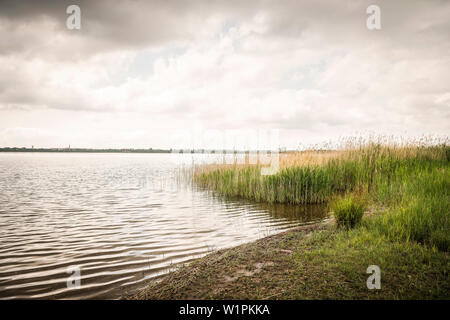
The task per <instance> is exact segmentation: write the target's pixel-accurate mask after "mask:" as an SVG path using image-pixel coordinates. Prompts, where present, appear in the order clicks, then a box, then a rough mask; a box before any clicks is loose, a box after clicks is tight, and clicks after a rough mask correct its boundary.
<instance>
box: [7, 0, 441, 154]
mask: <svg viewBox="0 0 450 320" xmlns="http://www.w3.org/2000/svg"><path fill="white" fill-rule="evenodd" d="M403 4H405V2H403ZM139 5H142V7H139ZM121 6H122V7H121V8H122V9H123V10H124V11H123V12H124V13H126V14H127V16H128V17H135V20H133V21H129V25H127V24H126V23H125V20H124V18H123V17H120V16H118V14H119V11H118V8H115V9H105V11H104V12H103V13H102V12H98V11H95V12H88V18H89V20H88V22H89V23H90V24H91V26H90V29H88V30H91V33H87V34H83V33H79V34H70V33H68V32H67V30H62V29H58V26H59V24H58V21H57V20H55V19H53V20H52V19H49V18H45V17H43V16H38V17H36V19H35V20H29V19H28V20H27V21H29V22H28V23H23V19H22V20H20V19H19V18H17V20H14V19H2V18H1V17H0V35H2V36H5V39H8V41H7V42H6V45H3V46H0V48H2V51H1V52H0V113H1V114H2V115H3V116H2V117H0V130H2V131H1V133H2V139H1V143H2V144H3V145H15V144H27V145H28V144H30V145H31V144H36V145H37V144H45V145H51V144H52V143H57V144H65V141H76V143H78V144H80V145H83V146H92V147H102V146H104V147H110V146H115V147H122V146H123V147H125V146H141V147H144V146H145V147H148V146H152V145H154V146H155V147H156V146H158V147H159V146H166V147H170V146H172V145H173V144H174V143H176V142H177V141H176V140H177V138H176V137H177V134H176V133H175V131H174V130H176V129H180V128H182V129H183V128H186V130H187V131H189V130H191V128H192V127H201V128H203V129H205V130H206V129H211V128H217V129H236V128H280V129H282V132H283V137H285V139H286V140H285V141H283V142H282V143H283V144H285V145H289V146H295V145H297V144H298V141H299V140H310V141H315V140H317V138H318V137H319V138H321V139H327V138H331V137H336V136H339V135H345V134H350V133H353V132H355V131H375V132H379V133H384V134H390V133H402V132H405V131H408V132H409V134H415V133H424V132H428V133H437V134H448V132H449V125H448V123H450V122H449V120H450V119H449V118H450V113H449V106H450V102H449V101H450V99H449V94H450V76H449V74H448V72H446V71H447V70H450V54H449V53H450V51H449V48H450V46H449V41H448V37H446V36H448V33H449V30H450V24H449V22H448V21H447V19H446V14H445V13H449V12H450V6H449V5H448V4H444V3H441V2H438V1H434V2H433V1H431V2H429V5H427V6H425V5H423V4H422V3H421V2H419V1H412V2H408V6H399V5H398V4H391V2H382V4H381V8H382V17H383V19H384V20H383V24H382V30H380V31H368V30H367V29H366V28H365V18H366V14H365V7H364V3H361V2H353V1H348V2H346V4H341V3H340V4H335V3H333V4H329V3H328V2H326V3H325V2H323V3H322V2H318V4H311V3H309V2H308V3H306V2H297V1H294V2H286V4H285V5H283V6H282V5H280V4H272V3H269V4H265V5H261V6H260V7H259V8H258V10H252V9H251V6H250V7H249V6H244V7H241V6H239V5H237V4H236V3H232V2H227V3H226V4H225V3H223V4H220V3H216V5H213V6H208V5H205V6H204V7H203V6H200V5H196V6H193V7H192V8H189V9H186V7H183V6H180V7H178V6H177V4H176V3H175V4H174V3H172V4H167V5H166V4H163V3H161V4H153V5H152V6H150V7H151V8H153V9H155V10H156V12H160V13H161V16H158V18H157V19H156V20H155V21H160V22H161V26H160V27H159V28H158V26H156V25H155V21H153V22H148V23H147V22H146V21H147V20H148V18H147V20H146V18H145V17H146V15H145V14H143V12H145V10H143V9H148V8H149V7H147V6H146V5H144V4H142V3H132V4H130V3H127V2H123V3H122V4H121ZM184 9H186V10H188V12H187V13H186V17H185V18H183V19H182V20H180V21H178V22H177V21H176V19H175V18H174V17H176V15H175V13H178V12H179V11H180V10H184ZM219 9H220V10H219ZM97 10H99V8H97ZM82 12H83V7H82ZM96 17H97V18H98V19H99V20H98V21H97V23H99V22H100V21H103V22H104V24H101V25H97V24H96V20H95V18H96ZM112 17H117V24H116V25H112V24H111V19H112ZM164 17H165V18H167V19H166V20H167V21H165V22H163V20H164V19H163V18H164ZM146 27H147V28H148V29H147V28H146ZM120 28H124V29H120ZM164 28H167V30H166V31H164V30H159V29H164ZM119 29H120V30H119ZM36 30H39V32H38V31H36ZM113 31H114V32H117V34H116V35H114V34H112V33H111V32H113ZM146 33H149V34H146ZM152 33H154V34H152ZM39 34H42V38H38V37H36V35H39ZM98 35H104V37H103V38H96V36H98ZM127 35H128V36H129V37H130V38H131V39H127ZM44 36H45V37H44ZM174 44H176V45H174ZM145 52H151V54H152V58H151V63H150V65H151V71H148V72H136V70H139V67H140V66H142V68H143V69H144V67H145V70H147V64H148V63H146V61H142V59H143V57H144V58H145V57H146V56H147V53H145ZM144 53H145V54H144ZM27 110H28V111H27ZM30 114H32V115H33V116H30ZM52 119H53V120H54V121H51V120H52ZM56 122H58V123H59V124H55V123H56ZM61 123H71V125H68V126H67V125H61ZM55 137H57V138H55ZM72 144H74V143H73V142H72Z"/></svg>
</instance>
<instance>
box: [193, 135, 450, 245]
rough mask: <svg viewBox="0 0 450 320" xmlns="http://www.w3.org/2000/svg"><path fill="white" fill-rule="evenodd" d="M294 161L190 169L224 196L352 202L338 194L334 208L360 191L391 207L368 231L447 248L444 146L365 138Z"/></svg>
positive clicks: (448, 178)
mask: <svg viewBox="0 0 450 320" xmlns="http://www.w3.org/2000/svg"><path fill="white" fill-rule="evenodd" d="M301 156H302V155H301V154H299V155H295V154H294V155H288V156H287V157H301ZM292 162H293V161H292V159H287V160H286V159H281V161H280V163H281V168H280V171H279V172H278V173H277V174H274V175H270V176H262V175H260V167H259V166H250V165H247V166H240V165H235V166H227V167H214V168H212V169H211V168H206V169H202V170H200V171H198V172H197V173H196V175H195V181H196V182H197V183H198V184H199V185H201V186H203V187H205V188H208V189H211V190H214V191H216V192H218V193H219V194H222V195H225V196H238V197H243V198H247V199H252V200H255V201H266V202H279V203H291V204H312V203H327V202H329V201H330V200H331V199H333V197H336V196H338V195H342V194H347V199H353V202H352V201H347V203H345V200H342V199H341V200H340V205H341V206H345V205H347V206H351V205H353V204H354V202H355V201H354V200H355V197H359V196H360V195H361V194H364V197H366V198H367V201H369V203H370V204H371V205H372V206H382V207H388V208H389V212H387V213H386V214H384V215H382V216H380V217H377V218H376V219H373V221H371V223H370V228H371V230H373V232H377V233H379V234H384V235H387V236H388V237H389V238H392V239H393V238H395V239H397V238H401V239H404V240H406V241H410V240H413V241H417V242H420V243H426V244H430V245H432V246H435V247H437V248H438V249H440V250H444V251H448V249H449V247H450V232H449V230H450V221H449V213H450V199H449V197H450V170H449V168H450V166H449V164H450V146H448V145H447V144H441V145H438V146H428V147H427V146H416V145H407V146H396V145H382V144H380V143H370V144H367V145H362V146H359V147H358V148H355V147H353V148H349V149H347V150H345V151H343V152H340V153H336V154H335V155H334V156H333V157H330V158H328V159H327V160H326V161H325V162H324V163H322V164H314V163H311V162H309V163H307V164H306V165H291V164H290V163H292ZM286 163H287V164H286ZM294 163H295V162H294ZM297 163H298V162H297ZM352 203H353V204H352ZM335 206H336V207H337V204H335ZM357 206H361V204H358V205H357ZM355 209H356V208H355ZM360 210H361V208H360V209H359V211H360ZM339 213H341V212H338V214H339ZM338 221H340V220H339V219H338ZM365 227H366V228H369V225H366V226H365Z"/></svg>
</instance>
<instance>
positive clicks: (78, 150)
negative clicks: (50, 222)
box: [0, 147, 290, 154]
mask: <svg viewBox="0 0 450 320" xmlns="http://www.w3.org/2000/svg"><path fill="white" fill-rule="evenodd" d="M0 152H74V153H188V154H189V153H191V154H198V153H200V154H243V153H250V151H244V150H206V149H153V148H149V149H90V148H18V147H4V148H0ZM251 152H252V153H260V152H261V153H262V152H267V153H271V151H270V150H267V151H266V150H260V151H251ZM279 152H280V153H284V152H290V151H285V150H283V151H279Z"/></svg>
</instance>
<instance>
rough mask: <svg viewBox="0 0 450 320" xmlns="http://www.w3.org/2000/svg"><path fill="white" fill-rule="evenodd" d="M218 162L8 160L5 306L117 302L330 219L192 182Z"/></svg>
mask: <svg viewBox="0 0 450 320" xmlns="http://www.w3.org/2000/svg"><path fill="white" fill-rule="evenodd" d="M217 160H218V159H217V156H214V155H202V154H130V153H0V231H1V232H0V298H1V299H13V298H45V299H88V298H100V299H117V298H120V297H121V296H123V295H125V294H128V293H132V292H134V291H135V290H138V289H139V288H141V287H143V286H145V285H146V284H147V283H148V282H149V281H153V280H156V279H158V278H159V277H161V276H163V275H164V274H166V273H167V272H170V271H171V270H173V269H174V267H176V266H177V265H179V264H180V263H185V262H189V261H191V260H193V259H196V258H199V257H201V256H204V255H205V254H207V253H209V252H212V251H214V250H217V249H221V248H226V247H231V246H236V245H239V244H242V243H245V242H249V241H253V240H256V239H258V238H261V237H264V236H268V235H271V234H274V233H277V232H281V231H284V230H287V229H289V228H292V227H295V226H298V225H301V224H307V223H312V222H316V221H320V220H322V219H324V218H325V215H326V212H325V210H324V208H323V207H318V206H308V207H302V206H291V205H267V204H258V203H253V202H249V201H242V200H238V199H224V198H222V197H218V196H216V195H215V194H214V193H212V192H210V191H207V190H202V189H200V188H198V187H196V186H195V185H193V184H192V183H191V180H190V179H189V172H190V170H189V169H190V168H191V167H192V166H193V165H194V164H202V163H212V162H215V161H217ZM74 268H75V269H74ZM73 270H79V272H80V278H79V279H80V282H79V284H80V285H79V286H75V287H73V286H70V285H69V286H68V285H67V283H68V279H69V282H70V284H72V283H74V282H73V281H72V280H73V279H74V278H73V275H74V273H73V272H74V271H73ZM71 276H72V278H70V277H71Z"/></svg>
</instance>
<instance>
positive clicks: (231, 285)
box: [122, 211, 450, 300]
mask: <svg viewBox="0 0 450 320" xmlns="http://www.w3.org/2000/svg"><path fill="white" fill-rule="evenodd" d="M376 214H377V213H374V212H373V211H372V212H370V213H369V214H366V215H365V217H366V218H367V219H370V218H371V217H372V216H373V215H376ZM355 232H356V234H355ZM357 233H358V229H356V230H353V231H342V230H339V229H337V228H336V226H335V222H334V219H333V218H328V219H325V220H324V221H322V222H320V223H317V224H312V225H304V226H299V227H295V228H293V229H290V230H287V231H283V232H281V233H277V234H274V235H270V236H267V237H264V238H261V239H258V240H256V241H253V242H249V243H245V244H242V245H239V246H236V247H232V248H227V249H221V250H218V251H216V252H212V253H210V254H208V255H206V256H204V257H202V258H199V259H196V260H195V261H193V262H191V263H188V264H185V265H181V266H178V267H177V268H176V269H175V270H174V271H172V272H170V273H168V274H167V275H164V276H163V277H162V278H161V279H159V280H158V281H155V282H151V283H149V284H148V285H147V286H146V287H145V288H144V289H141V290H139V291H138V292H135V293H134V294H129V295H126V296H124V297H122V299H138V300H141V299H152V300H153V299H154V300H169V299H170V300H172V299H175V300H180V299H190V300H191V299H192V300H197V299H199V300H203V299H213V300H216V299H217V300H223V299H232V300H235V299H252V300H265V299H271V300H272V299H287V300H290V299H449V297H448V292H450V284H449V283H448V281H447V280H446V279H447V276H448V275H447V272H446V271H445V270H448V266H449V262H448V253H443V252H438V253H436V252H432V250H431V249H428V248H426V247H424V246H421V245H419V244H412V243H410V244H407V245H406V244H404V243H401V242H399V243H394V244H392V243H390V242H389V241H387V240H386V239H375V240H376V242H378V243H377V244H378V247H374V246H371V245H370V243H363V244H362V245H361V244H359V245H358V244H356V246H355V243H353V245H352V241H355V238H356V237H357V236H358V234H357ZM342 240H343V241H342ZM367 240H368V241H369V242H370V241H371V239H367ZM372 240H373V239H372ZM346 246H347V248H345V247H346ZM380 250H381V251H380ZM381 252H382V253H383V254H384V256H381V255H379V254H377V253H381ZM377 256H378V261H374V260H377ZM418 256H420V257H421V260H418ZM369 264H379V265H380V267H381V270H382V280H381V282H382V289H381V290H369V289H368V288H367V286H366V280H367V277H368V276H369V274H366V269H367V266H368V265H369Z"/></svg>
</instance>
